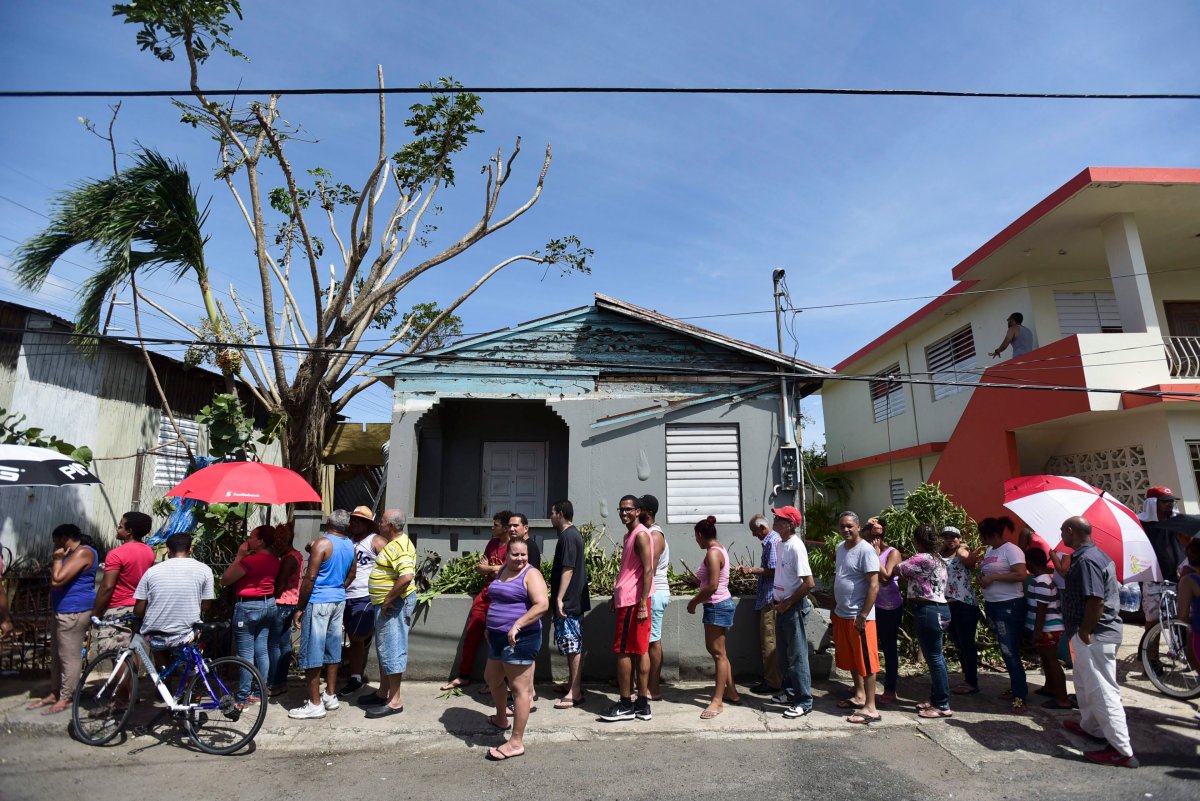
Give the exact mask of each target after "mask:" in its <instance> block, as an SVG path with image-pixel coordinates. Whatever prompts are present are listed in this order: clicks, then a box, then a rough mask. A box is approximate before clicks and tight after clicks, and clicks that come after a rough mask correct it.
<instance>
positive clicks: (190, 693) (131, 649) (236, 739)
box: [72, 617, 267, 755]
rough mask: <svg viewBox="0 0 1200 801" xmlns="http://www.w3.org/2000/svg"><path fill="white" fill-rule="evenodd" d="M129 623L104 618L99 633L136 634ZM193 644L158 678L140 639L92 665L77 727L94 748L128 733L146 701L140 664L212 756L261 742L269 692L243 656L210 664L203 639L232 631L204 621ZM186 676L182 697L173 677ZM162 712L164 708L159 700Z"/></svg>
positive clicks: (82, 686)
mask: <svg viewBox="0 0 1200 801" xmlns="http://www.w3.org/2000/svg"><path fill="white" fill-rule="evenodd" d="M129 621H130V619H129V618H124V619H120V620H118V621H113V620H100V619H99V618H96V617H93V618H92V624H93V625H94V626H95V627H97V628H114V629H117V630H119V631H132V629H131V628H129V627H128V626H125V625H122V623H128V622H129ZM194 630H195V634H194V637H193V639H192V641H191V642H189V643H187V644H185V645H183V646H180V647H179V648H177V649H172V652H173V653H175V652H177V655H176V656H175V659H174V661H173V662H172V664H171V666H170V667H168V668H166V669H165V670H163V671H162V672H161V673H160V672H158V671H157V670H156V669H155V667H154V660H153V659H151V656H150V648H149V646H148V644H147V642H146V639H145V637H143V636H142V635H141V634H134V635H133V638H132V640H131V642H130V644H129V646H128V647H127V648H122V649H119V650H110V651H105V652H104V653H102V654H100V655H99V656H97V657H96V658H95V659H93V660H92V661H91V662H89V663H88V666H87V668H85V669H84V671H83V678H82V679H80V682H79V687H78V688H77V689H76V690H75V704H74V708H73V710H72V725H73V727H74V730H75V734H76V736H77V737H78V738H79V739H80V740H81V741H83V742H85V743H87V744H89V745H104V744H105V743H108V742H109V741H111V740H112V739H113V738H114V737H116V736H117V735H119V734H120V733H121V732H122V731H124V730H125V726H126V724H127V723H128V722H129V717H130V715H131V714H132V712H133V707H134V705H135V704H136V703H137V700H138V666H139V665H141V666H142V667H144V669H145V670H146V672H147V673H148V674H149V676H150V681H152V682H153V683H154V686H155V688H156V689H157V690H158V694H159V697H160V698H161V699H162V705H164V706H165V707H166V709H167V710H168V711H169V713H170V715H171V718H172V719H173V720H175V721H176V722H180V723H182V724H183V728H184V731H186V732H187V735H188V738H189V739H190V740H191V741H192V742H193V743H195V744H196V747H197V748H199V749H200V750H201V751H204V752H205V753H209V754H218V755H225V754H232V753H234V752H235V751H237V750H238V749H240V748H242V747H243V746H245V745H246V744H247V743H249V742H251V741H252V740H253V739H254V735H256V734H257V733H258V730H259V729H260V728H261V727H262V724H263V720H264V719H265V718H266V715H267V703H266V701H267V689H266V686H265V685H264V683H263V679H262V676H260V675H259V673H258V671H257V670H256V669H255V668H254V665H253V664H252V663H250V662H248V661H247V660H245V659H241V658H239V657H236V656H224V657H220V658H217V659H208V658H206V657H205V656H204V645H203V642H202V637H204V636H205V635H211V634H213V633H216V632H218V631H224V632H226V633H228V630H229V629H228V624H225V623H197V624H196V625H195V626H194ZM176 671H178V675H179V681H178V684H177V685H176V688H175V691H174V692H172V691H171V690H170V689H169V688H168V686H167V679H168V678H170V677H171V676H172V675H173V674H175V673H176ZM155 705H156V706H157V705H159V704H158V703H157V702H156V704H155Z"/></svg>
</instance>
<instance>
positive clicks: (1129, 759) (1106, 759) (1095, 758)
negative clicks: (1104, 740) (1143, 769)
mask: <svg viewBox="0 0 1200 801" xmlns="http://www.w3.org/2000/svg"><path fill="white" fill-rule="evenodd" d="M1083 755H1084V756H1085V757H1087V758H1088V759H1090V760H1091V761H1092V762H1095V763H1096V764H1097V765H1112V766H1113V767H1114V768H1136V767H1138V764H1139V763H1138V760H1137V757H1135V756H1134V755H1133V754H1130V755H1129V756H1123V755H1122V754H1121V753H1120V752H1119V751H1117V750H1116V749H1115V748H1112V747H1111V746H1110V747H1108V748H1102V749H1100V750H1099V751H1084V752H1083Z"/></svg>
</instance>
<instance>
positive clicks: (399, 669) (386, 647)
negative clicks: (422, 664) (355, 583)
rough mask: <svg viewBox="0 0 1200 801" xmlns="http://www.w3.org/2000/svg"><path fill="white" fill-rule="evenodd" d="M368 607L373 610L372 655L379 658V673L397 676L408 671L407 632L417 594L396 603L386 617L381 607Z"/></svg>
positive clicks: (414, 608) (415, 608) (410, 625)
mask: <svg viewBox="0 0 1200 801" xmlns="http://www.w3.org/2000/svg"><path fill="white" fill-rule="evenodd" d="M371 608H372V609H374V610H375V655H376V656H377V657H378V658H379V672H381V673H382V674H383V675H385V676H397V675H399V674H401V673H403V672H404V671H405V670H407V669H408V631H409V629H411V628H412V622H413V614H414V613H415V612H416V611H417V594H416V593H415V592H410V593H409V594H408V596H407V597H406V598H403V599H402V600H399V601H396V602H395V603H393V604H392V608H391V609H390V610H389V611H388V612H387V614H384V612H383V604H378V605H375V606H372V607H371Z"/></svg>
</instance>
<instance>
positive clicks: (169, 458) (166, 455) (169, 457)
mask: <svg viewBox="0 0 1200 801" xmlns="http://www.w3.org/2000/svg"><path fill="white" fill-rule="evenodd" d="M175 422H176V423H178V424H179V430H180V432H181V433H182V434H183V436H184V439H186V440H187V441H188V445H190V446H191V448H192V453H196V452H197V449H198V448H197V442H198V441H199V439H200V424H199V423H197V422H196V421H195V420H188V419H187V418H185V417H177V418H175ZM154 455H155V459H154V486H156V487H167V488H170V487H174V486H175V485H176V484H178V483H179V482H180V481H183V479H184V478H186V477H187V469H188V455H187V449H186V448H184V447H183V443H182V442H180V441H179V437H178V436H176V434H175V429H174V428H173V427H172V426H171V420H170V418H168V417H167V416H166V415H165V414H164V415H163V416H162V420H161V421H160V422H159V424H158V447H157V448H156V449H155V454H154Z"/></svg>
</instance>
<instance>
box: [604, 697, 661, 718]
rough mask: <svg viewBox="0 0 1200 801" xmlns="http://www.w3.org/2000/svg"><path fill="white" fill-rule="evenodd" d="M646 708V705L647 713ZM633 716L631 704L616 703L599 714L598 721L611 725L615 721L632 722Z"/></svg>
mask: <svg viewBox="0 0 1200 801" xmlns="http://www.w3.org/2000/svg"><path fill="white" fill-rule="evenodd" d="M648 707H649V704H647V711H649V709H648ZM635 714H636V713H635V712H634V709H633V704H626V703H623V702H621V701H617V702H616V703H615V704H613V705H612V706H610V707H608V708H607V709H605V710H604V711H603V712H601V713H600V719H601V720H604V721H608V722H609V723H612V722H613V721H617V720H633V718H634V716H635Z"/></svg>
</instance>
